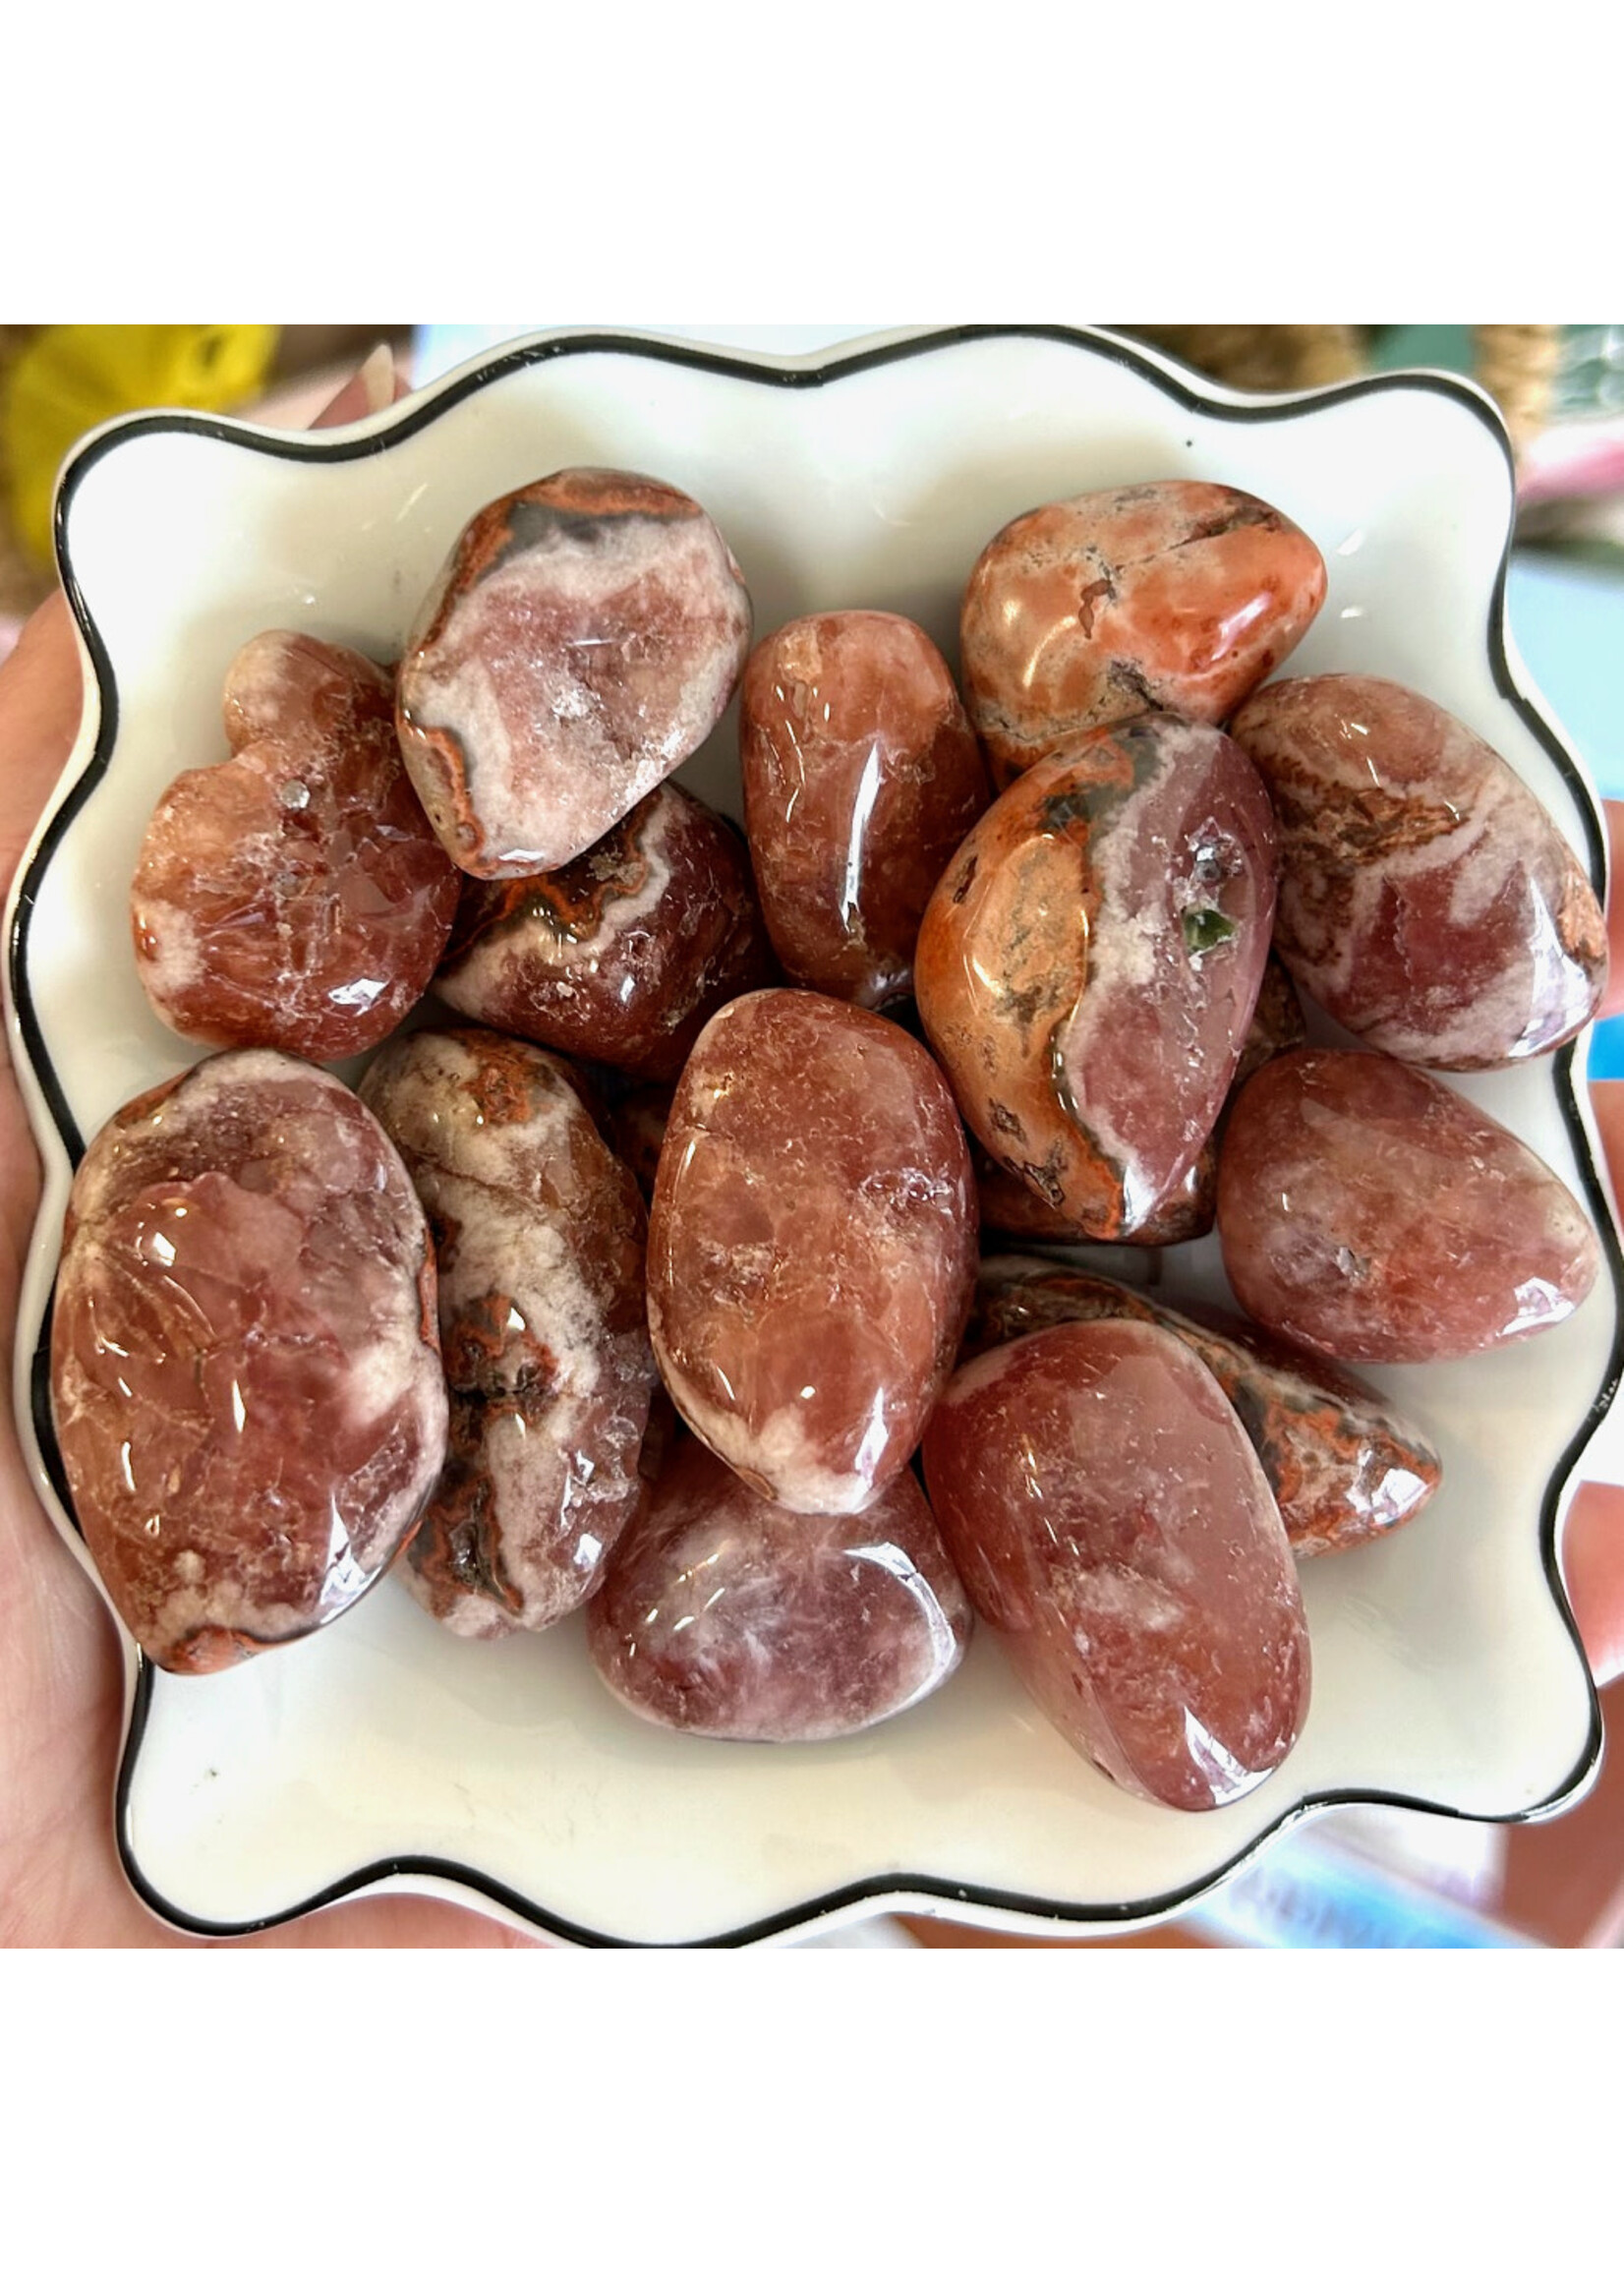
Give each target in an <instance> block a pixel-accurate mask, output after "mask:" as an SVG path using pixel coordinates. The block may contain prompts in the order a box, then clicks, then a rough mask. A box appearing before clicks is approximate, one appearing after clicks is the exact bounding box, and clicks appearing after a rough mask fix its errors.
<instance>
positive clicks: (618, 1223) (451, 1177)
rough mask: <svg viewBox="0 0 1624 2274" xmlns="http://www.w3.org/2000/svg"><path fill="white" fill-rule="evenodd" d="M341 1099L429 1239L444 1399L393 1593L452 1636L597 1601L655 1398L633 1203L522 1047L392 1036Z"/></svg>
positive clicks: (572, 1110)
mask: <svg viewBox="0 0 1624 2274" xmlns="http://www.w3.org/2000/svg"><path fill="white" fill-rule="evenodd" d="M361 1094H362V1096H363V1097H364V1098H365V1099H366V1101H367V1103H368V1104H369V1105H370V1106H371V1107H372V1108H373V1111H374V1112H375V1113H376V1114H377V1117H378V1119H379V1121H380V1122H381V1123H382V1124H383V1127H384V1128H385V1129H386V1130H387V1131H388V1132H389V1135H390V1137H392V1138H393V1140H394V1142H395V1144H396V1145H397V1146H398V1147H399V1150H400V1154H401V1158H402V1159H403V1160H404V1161H405V1163H406V1166H407V1168H408V1169H409V1170H410V1172H411V1176H412V1181H413V1183H414V1184H415V1185H416V1187H417V1189H418V1192H419V1193H420V1195H422V1198H423V1202H424V1205H425V1207H426V1208H427V1209H428V1211H429V1218H430V1222H431V1223H432V1225H433V1226H434V1233H435V1251H436V1254H437V1256H438V1260H439V1329H440V1342H441V1344H442V1347H443V1349H444V1354H445V1376H446V1381H447V1383H448V1385H449V1389H450V1396H451V1429H450V1445H449V1451H448V1454H447V1458H446V1463H445V1468H444V1472H443V1474H442V1475H441V1477H440V1479H439V1483H438V1485H437V1487H435V1493H434V1496H433V1498H432V1499H431V1500H430V1503H429V1506H428V1509H427V1511H426V1513H425V1516H424V1520H423V1524H422V1526H421V1527H420V1529H419V1531H418V1533H417V1535H416V1537H415V1538H414V1539H413V1541H412V1543H411V1545H410V1546H409V1547H408V1549H407V1551H406V1554H405V1556H404V1558H403V1560H402V1562H401V1566H400V1571H401V1576H402V1578H403V1579H404V1580H405V1582H406V1584H407V1585H408V1586H409V1587H410V1588H411V1590H412V1593H413V1594H414V1595H415V1596H416V1597H417V1599H418V1601H419V1602H420V1603H422V1604H423V1605H424V1607H425V1609H427V1610H429V1611H431V1612H432V1613H433V1614H434V1616H435V1618H437V1619H439V1620H440V1621H441V1622H442V1623H443V1624H444V1625H446V1626H447V1627H449V1628H450V1629H451V1631H452V1632H453V1633H455V1634H459V1635H466V1636H469V1637H471V1638H473V1639H474V1640H477V1641H488V1640H491V1639H493V1638H495V1637H497V1636H501V1635H505V1634H511V1633H513V1632H515V1631H516V1630H517V1629H519V1628H527V1629H530V1630H531V1631H535V1630H538V1629H540V1628H542V1627H547V1626H551V1625H552V1623H553V1622H554V1620H556V1619H560V1618H563V1617H564V1616H565V1615H566V1614H567V1613H568V1612H570V1611H572V1610H574V1609H576V1608H577V1607H578V1606H579V1605H580V1604H581V1603H585V1602H586V1600H587V1598H588V1597H589V1596H590V1595H591V1594H592V1593H593V1591H594V1589H595V1588H597V1587H598V1586H600V1585H601V1584H602V1581H603V1567H604V1557H605V1555H606V1553H607V1552H608V1550H609V1548H610V1547H611V1546H612V1545H613V1544H614V1542H615V1541H616V1540H617V1539H618V1538H619V1535H620V1532H621V1530H622V1528H623V1527H624V1525H625V1523H626V1521H627V1519H628V1518H629V1517H630V1515H631V1512H632V1509H633V1507H634V1506H635V1504H636V1499H637V1490H638V1467H637V1464H638V1455H639V1452H640V1450H641V1447H642V1443H643V1432H644V1429H645V1428H646V1426H647V1423H648V1418H649V1398H650V1394H651V1392H652V1390H653V1388H654V1380H655V1369H654V1359H653V1355H652V1354H651V1352H650V1349H649V1338H648V1330H647V1326H646V1323H645V1318H644V1302H643V1242H644V1231H645V1220H644V1214H643V1203H642V1201H641V1199H640V1198H639V1196H638V1194H637V1189H636V1186H635V1185H634V1183H633V1181H632V1176H631V1172H630V1170H629V1169H627V1168H625V1167H624V1166H623V1165H622V1164H621V1163H620V1162H619V1161H617V1160H616V1159H615V1157H614V1155H613V1154H612V1153H611V1152H610V1151H609V1147H608V1146H607V1145H606V1144H605V1143H604V1141H603V1139H602V1138H601V1137H599V1135H598V1133H597V1131H596V1130H595V1129H594V1127H593V1123H592V1117H591V1115H590V1114H589V1113H588V1112H587V1110H586V1108H585V1106H584V1105H583V1104H582V1103H581V1101H580V1099H579V1097H578V1096H577V1094H576V1091H575V1087H574V1084H573V1082H572V1081H571V1079H569V1075H568V1071H567V1069H565V1068H564V1067H563V1066H562V1065H561V1064H560V1063H559V1062H558V1061H557V1060H556V1059H553V1058H551V1057H550V1056H549V1054H548V1053H547V1052H546V1051H543V1050H536V1049H533V1048H531V1046H530V1045H529V1044H527V1043H524V1042H518V1041H514V1040H512V1039H510V1038H509V1037H508V1036H506V1035H498V1034H488V1033H485V1032H483V1031H481V1030H479V1029H477V1028H465V1029H462V1030H460V1031H458V1032H456V1033H452V1034H431V1033H419V1034H411V1035H405V1036H402V1037H401V1038H399V1039H398V1040H396V1041H394V1042H391V1043H389V1044H387V1045H386V1046H385V1048H384V1049H383V1050H381V1051H380V1052H379V1053H378V1055H377V1058H375V1059H374V1060H373V1063H372V1065H371V1066H370V1067H369V1068H368V1070H367V1073H366V1075H365V1077H364V1078H363V1080H362V1084H361Z"/></svg>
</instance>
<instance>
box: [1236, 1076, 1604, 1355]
mask: <svg viewBox="0 0 1624 2274" xmlns="http://www.w3.org/2000/svg"><path fill="white" fill-rule="evenodd" d="M1218 1233H1219V1238H1220V1240H1221V1242H1222V1244H1223V1252H1224V1268H1225V1270H1226V1271H1227V1272H1228V1274H1229V1280H1230V1285H1231V1286H1232V1287H1233V1288H1234V1290H1235V1292H1236V1294H1237V1296H1238V1297H1239V1298H1240V1300H1241V1302H1242V1303H1243V1304H1244V1305H1245V1306H1246V1308H1247V1311H1249V1312H1251V1314H1252V1316H1253V1317H1254V1318H1255V1319H1256V1320H1258V1322H1259V1323H1260V1324H1261V1325H1263V1326H1265V1327H1270V1328H1272V1329H1273V1330H1274V1331H1275V1332H1276V1333H1277V1334H1283V1335H1285V1336H1287V1337H1288V1338H1289V1339H1290V1340H1291V1341H1293V1342H1295V1343H1300V1344H1302V1345H1303V1346H1304V1347H1305V1349H1308V1350H1314V1351H1320V1352H1322V1353H1323V1354H1324V1355H1325V1356H1326V1357H1328V1358H1344V1359H1352V1360H1354V1361H1356V1362H1360V1361H1363V1362H1365V1363H1367V1364H1370V1365H1378V1366H1382V1365H1385V1366H1398V1365H1407V1364H1411V1363H1413V1362H1418V1361H1421V1360H1424V1359H1441V1358H1466V1357H1469V1356H1470V1355H1471V1354H1472V1353H1473V1352H1474V1351H1479V1350H1491V1349H1493V1348H1494V1347H1495V1346H1496V1345H1497V1344H1499V1343H1503V1342H1510V1341H1512V1340H1514V1339H1516V1338H1517V1337H1518V1336H1521V1335H1528V1334H1537V1333H1540V1332H1542V1331H1543V1330H1544V1329H1545V1328H1547V1327H1552V1326H1556V1325H1559V1324H1560V1323H1561V1321H1562V1320H1563V1319H1564V1318H1566V1317H1567V1316H1568V1315H1569V1313H1570V1312H1572V1311H1574V1310H1575V1309H1576V1308H1577V1307H1578V1305H1579V1304H1581V1303H1582V1302H1583V1301H1584V1300H1585V1298H1586V1296H1587V1295H1588V1294H1589V1293H1590V1291H1591V1288H1592V1286H1593V1285H1594V1283H1595V1275H1596V1270H1597V1268H1598V1265H1599V1261H1600V1250H1599V1247H1598V1245H1597V1242H1596V1237H1595V1232H1594V1231H1593V1230H1592V1228H1591V1225H1590V1223H1589V1221H1588V1219H1587V1218H1586V1216H1585V1214H1584V1211H1583V1210H1582V1209H1581V1208H1580V1206H1579V1203H1578V1202H1577V1201H1576V1200H1575V1199H1574V1197H1573V1195H1572V1194H1571V1193H1570V1192H1569V1191H1568V1189H1567V1187H1566V1186H1565V1185H1564V1184H1563V1183H1562V1182H1561V1180H1560V1179H1559V1178H1558V1177H1556V1176H1554V1175H1553V1174H1552V1173H1551V1171H1550V1170H1549V1169H1548V1168H1547V1167H1546V1166H1545V1164H1544V1162H1543V1161H1541V1160H1539V1159H1538V1158H1537V1156H1536V1155H1535V1154H1534V1153H1532V1152H1531V1151H1530V1150H1529V1148H1528V1146H1527V1145H1525V1144H1524V1143H1523V1142H1522V1141H1521V1140H1520V1139H1519V1138H1517V1137H1513V1136H1512V1134H1511V1132H1510V1131H1509V1130H1507V1129H1503V1128H1502V1127H1501V1126H1500V1124H1499V1123H1498V1122H1496V1121H1493V1120H1491V1119H1490V1118H1489V1116H1488V1115H1487V1114H1486V1113H1484V1112H1482V1110H1481V1109H1480V1108H1479V1107H1478V1106H1476V1105H1473V1104H1471V1103H1470V1102H1469V1101H1468V1100H1467V1099H1466V1098H1464V1097H1461V1096H1458V1095H1457V1094H1456V1092H1455V1091H1454V1090H1451V1089H1446V1088H1445V1086H1444V1084H1443V1083H1442V1082H1441V1081H1438V1080H1435V1079H1433V1078H1432V1076H1430V1075H1427V1074H1422V1073H1421V1072H1420V1070H1419V1069H1418V1068H1416V1067H1412V1066H1401V1065H1400V1064H1399V1063H1398V1062H1397V1060H1395V1059H1391V1058H1381V1057H1377V1056H1375V1055H1374V1054H1367V1053H1365V1052H1363V1051H1352V1050H1296V1051H1292V1052H1290V1053H1289V1054H1288V1055H1287V1056H1286V1057H1284V1058H1277V1059H1275V1061H1274V1062H1273V1064H1272V1065H1269V1066H1265V1067H1264V1068H1263V1070H1262V1072H1261V1073H1260V1074H1256V1075H1254V1076H1253V1077H1252V1079H1251V1080H1250V1081H1249V1082H1248V1083H1247V1086H1246V1088H1245V1089H1244V1090H1243V1091H1242V1092H1241V1095H1240V1098H1239V1099H1238V1100H1237V1102H1236V1107H1235V1112H1234V1115H1233V1117H1232V1118H1231V1121H1230V1125H1229V1129H1228V1132H1227V1134H1226V1136H1225V1138H1224V1146H1223V1153H1222V1157H1221V1159H1220V1161H1219V1166H1218Z"/></svg>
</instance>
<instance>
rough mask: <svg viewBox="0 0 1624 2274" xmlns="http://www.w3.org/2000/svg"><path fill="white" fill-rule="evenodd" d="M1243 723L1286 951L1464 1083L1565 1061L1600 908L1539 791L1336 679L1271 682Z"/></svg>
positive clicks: (1484, 749)
mask: <svg viewBox="0 0 1624 2274" xmlns="http://www.w3.org/2000/svg"><path fill="white" fill-rule="evenodd" d="M1230 730H1231V732H1232V733H1233V734H1234V735H1235V738H1236V740H1237V741H1238V742H1240V743H1241V745H1242V747H1243V748H1244V749H1245V750H1246V751H1247V754H1248V755H1249V756H1250V758H1251V760H1252V762H1253V763H1254V765H1255V766H1256V767H1257V769H1258V771H1259V773H1260V774H1261V775H1262V777H1263V779H1264V781H1265V782H1266V783H1267V785H1268V788H1269V794H1270V797H1271V798H1272V799H1273V802H1274V808H1275V812H1276V814H1277V816H1278V817H1279V822H1280V906H1279V912H1278V917H1277V921H1276V927H1275V939H1276V944H1277V945H1278V947H1279V950H1280V953H1281V954H1282V956H1284V958H1285V960H1286V962H1288V963H1289V964H1290V966H1291V968H1292V970H1293V972H1294V973H1295V974H1296V976H1297V978H1298V980H1299V981H1300V982H1301V984H1302V985H1303V987H1304V988H1305V990H1306V992H1307V993H1308V994H1309V995H1311V996H1312V997H1313V999H1314V1001H1315V1002H1316V1003H1319V1004H1321V1005H1322V1006H1323V1008H1324V1009H1325V1010H1327V1011H1328V1012H1329V1013H1330V1014H1331V1017H1332V1018H1333V1019H1335V1020H1338V1022H1339V1023H1340V1024H1341V1025H1343V1026H1345V1027H1347V1029H1348V1030H1349V1032H1350V1033H1352V1034H1357V1035H1358V1036H1359V1037H1360V1039H1361V1040H1362V1041H1363V1042H1366V1043H1368V1044H1369V1045H1370V1047H1371V1048H1372V1049H1376V1050H1382V1051H1385V1052H1386V1053H1387V1054H1388V1056H1389V1057H1392V1058H1402V1059H1405V1060H1407V1061H1409V1062H1410V1063H1411V1064H1413V1065H1419V1066H1436V1067H1443V1068H1450V1069H1454V1070H1457V1071H1460V1070H1466V1069H1470V1068H1473V1067H1493V1066H1504V1065H1508V1064H1510V1063H1513V1062H1514V1061H1516V1060H1518V1059H1523V1058H1532V1057H1536V1056H1537V1055H1538V1054H1539V1053H1540V1052H1542V1051H1547V1050H1554V1049H1555V1048H1556V1047H1557V1045H1558V1044H1559V1043H1561V1042H1565V1041H1567V1040H1568V1039H1569V1038H1570V1037H1571V1036H1573V1035H1574V1034H1577V1033H1578V1031H1579V1029H1580V1028H1581V1027H1582V1026H1583V1025H1584V1024H1585V1022H1586V1021H1587V1020H1589V1019H1590V1018H1591V1017H1592V1016H1593V1015H1594V1013H1595V1008H1596V1005H1597V1004H1598V1003H1599V1002H1600V1000H1601V991H1602V988H1603V986H1604V985H1605V982H1606V976H1607V927H1606V923H1605V921H1604V919H1603V917H1602V913H1601V907H1600V904H1599V903H1598V902H1597V900H1596V897H1595V893H1594V892H1593V891H1592V889H1591V885H1590V880H1589V879H1588V878H1587V876H1586V875H1585V872H1584V870H1583V869H1582V868H1581V867H1580V865H1579V862H1578V860H1577V858H1576V857H1575V855H1574V852H1573V849H1572V847H1571V846H1570V845H1569V844H1568V842H1567V840H1566V839H1565V838H1564V837H1563V836H1562V834H1561V832H1560V831H1559V830H1558V829H1557V827H1556V825H1555V823H1554V822H1553V821H1552V820H1551V818H1550V815H1549V814H1548V813H1546V811H1545V809H1544V807H1543V806H1542V805H1541V804H1540V803H1539V800H1538V799H1537V797H1536V796H1535V794H1534V792H1533V790H1531V789H1530V788H1529V787H1527V785H1526V784H1525V783H1523V782H1522V781H1520V780H1519V778H1518V777H1517V775H1516V774H1514V773H1513V771H1512V769H1511V767H1510V766H1509V765H1508V764H1507V763H1506V761H1505V759H1503V758H1502V757H1501V756H1500V755H1499V753H1498V751H1496V750H1492V749H1490V747H1489V745H1488V744H1487V743H1486V742H1484V741H1482V740H1481V739H1480V738H1479V736H1478V735H1476V734H1474V733H1473V732H1472V730H1471V729H1470V728H1468V727H1467V726H1465V725H1464V724H1463V723H1462V722H1461V721H1460V720H1459V719H1455V718H1452V717H1451V716H1450V714H1449V713H1448V712H1447V711H1445V710H1442V709H1440V707H1439V706H1438V705H1437V704H1436V703H1433V702H1429V701H1428V700H1427V699H1426V697H1425V696H1423V695H1418V694H1415V693H1414V692H1412V690H1411V689H1409V688H1408V687H1400V686H1395V685H1394V684H1393V683H1392V681H1391V680H1388V679H1372V678H1363V677H1357V676H1353V675H1348V674H1340V673H1336V674H1332V675H1330V676H1327V677H1322V678H1305V679H1287V680H1284V681H1282V682H1281V683H1280V684H1278V685H1276V686H1271V687H1263V688H1260V689H1259V691H1258V692H1257V693H1256V694H1255V695H1253V696H1252V698H1251V700H1250V701H1249V702H1248V703H1247V705H1246V707H1245V709H1244V710H1242V711H1241V713H1240V714H1239V716H1238V717H1237V718H1236V719H1235V721H1234V723H1233V725H1232V727H1231V729H1230Z"/></svg>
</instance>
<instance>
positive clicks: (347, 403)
mask: <svg viewBox="0 0 1624 2274" xmlns="http://www.w3.org/2000/svg"><path fill="white" fill-rule="evenodd" d="M411 391H412V390H411V388H410V386H409V385H408V384H407V382H406V380H405V379H403V378H402V377H401V375H400V373H399V372H398V371H397V370H396V369H395V359H394V350H393V349H392V348H391V347H390V345H389V343H388V341H387V340H386V339H383V340H379V341H378V343H377V347H375V348H374V349H373V352H372V354H371V355H370V356H368V358H367V360H366V362H365V363H364V364H363V365H362V366H361V369H360V370H359V371H358V372H357V373H356V375H355V377H354V378H353V379H346V380H345V381H344V384H343V385H342V386H341V387H340V388H339V390H338V392H337V394H335V395H334V396H333V398H332V401H331V402H330V403H329V404H328V405H327V407H326V409H325V410H324V411H322V412H321V413H320V414H319V416H318V417H317V418H316V419H314V420H313V421H312V424H313V425H314V426H318V427H347V426H348V425H349V423H350V421H351V420H352V419H367V418H371V416H372V414H373V413H374V411H382V410H387V409H388V407H389V405H390V404H391V403H398V402H399V400H400V398H401V396H402V395H407V394H410V393H411Z"/></svg>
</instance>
